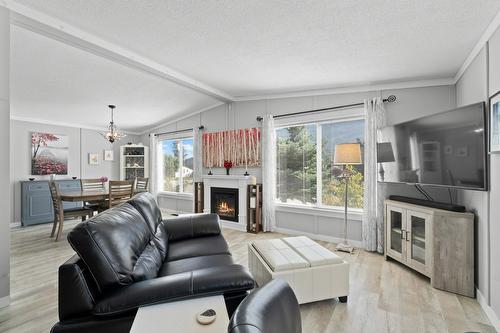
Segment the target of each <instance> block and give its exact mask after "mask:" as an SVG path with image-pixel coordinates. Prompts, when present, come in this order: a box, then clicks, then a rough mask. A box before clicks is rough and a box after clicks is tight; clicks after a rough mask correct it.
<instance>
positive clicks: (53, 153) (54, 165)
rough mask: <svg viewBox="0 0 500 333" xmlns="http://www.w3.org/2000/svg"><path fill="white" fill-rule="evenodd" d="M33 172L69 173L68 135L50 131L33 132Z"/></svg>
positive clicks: (42, 173)
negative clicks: (50, 132)
mask: <svg viewBox="0 0 500 333" xmlns="http://www.w3.org/2000/svg"><path fill="white" fill-rule="evenodd" d="M31 174H32V175H51V174H55V175H67V174H68V137H67V136H66V135H56V134H49V133H40V132H33V133H31Z"/></svg>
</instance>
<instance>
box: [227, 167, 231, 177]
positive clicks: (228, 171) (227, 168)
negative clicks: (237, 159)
mask: <svg viewBox="0 0 500 333" xmlns="http://www.w3.org/2000/svg"><path fill="white" fill-rule="evenodd" d="M229 170H231V169H230V168H226V175H227V176H229Z"/></svg>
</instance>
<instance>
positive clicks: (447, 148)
mask: <svg viewBox="0 0 500 333" xmlns="http://www.w3.org/2000/svg"><path fill="white" fill-rule="evenodd" d="M443 150H444V154H445V155H451V154H453V146H452V145H446V146H444V149H443Z"/></svg>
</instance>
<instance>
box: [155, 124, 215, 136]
mask: <svg viewBox="0 0 500 333" xmlns="http://www.w3.org/2000/svg"><path fill="white" fill-rule="evenodd" d="M193 128H194V127H191V128H185V129H181V130H175V131H170V132H161V133H154V134H153V135H154V136H158V135H165V134H175V133H180V132H187V131H192V130H193ZM198 129H199V130H202V129H205V126H203V125H201V126H199V127H198ZM149 136H151V134H149Z"/></svg>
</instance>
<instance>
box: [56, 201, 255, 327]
mask: <svg viewBox="0 0 500 333" xmlns="http://www.w3.org/2000/svg"><path fill="white" fill-rule="evenodd" d="M68 241H69V243H70V244H71V246H72V248H73V249H74V250H75V252H76V253H77V254H76V255H75V256H73V257H72V258H70V259H69V260H68V261H66V262H65V263H64V264H63V265H62V266H60V267H59V320H60V321H59V322H58V323H57V324H55V326H54V327H53V328H52V332H53V333H59V332H93V333H100V332H106V333H112V332H128V331H129V330H130V327H131V325H132V322H133V320H134V316H135V313H136V312H137V309H138V308H139V307H141V306H146V305H151V304H157V303H163V302H171V301H176V300H181V299H186V298H193V297H200V296H206V295H221V294H222V295H224V297H225V300H226V305H227V308H228V312H229V315H231V314H232V312H233V311H234V310H235V309H236V307H237V306H238V305H239V303H240V302H241V301H242V300H243V298H244V297H245V296H246V295H247V291H248V290H250V289H252V288H253V287H254V281H253V278H252V276H251V275H250V273H249V272H248V271H247V269H246V268H244V267H243V266H241V265H236V264H235V263H234V261H233V258H232V256H231V253H230V252H229V249H228V245H227V243H226V241H225V240H224V237H223V236H222V235H221V232H220V228H219V218H218V216H217V215H215V214H197V215H196V214H194V215H187V216H180V217H177V218H174V219H167V220H163V219H162V216H161V212H160V210H159V208H158V206H157V205H156V202H155V200H154V198H153V196H152V195H151V194H149V193H140V194H138V195H136V196H135V197H133V198H132V199H131V200H130V201H128V202H126V203H125V204H122V205H120V206H117V207H114V208H112V209H109V210H107V211H105V212H103V213H101V214H99V215H97V216H95V217H93V218H91V219H89V220H87V221H85V222H82V223H79V224H78V225H77V226H76V227H75V228H73V230H71V231H70V233H69V234H68Z"/></svg>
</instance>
